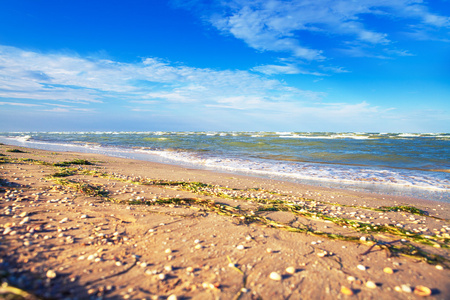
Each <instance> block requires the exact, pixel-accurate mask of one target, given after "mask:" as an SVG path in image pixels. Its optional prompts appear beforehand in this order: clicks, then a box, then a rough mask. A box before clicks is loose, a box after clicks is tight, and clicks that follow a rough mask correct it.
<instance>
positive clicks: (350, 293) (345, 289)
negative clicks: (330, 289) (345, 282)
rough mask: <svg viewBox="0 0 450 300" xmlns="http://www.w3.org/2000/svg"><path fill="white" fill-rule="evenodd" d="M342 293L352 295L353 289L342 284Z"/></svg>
mask: <svg viewBox="0 0 450 300" xmlns="http://www.w3.org/2000/svg"><path fill="white" fill-rule="evenodd" d="M341 294H344V295H347V296H352V295H353V290H352V289H350V288H348V287H346V286H341Z"/></svg>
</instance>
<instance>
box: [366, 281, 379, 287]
mask: <svg viewBox="0 0 450 300" xmlns="http://www.w3.org/2000/svg"><path fill="white" fill-rule="evenodd" d="M366 287H368V288H369V289H376V288H377V284H376V283H375V282H373V281H370V280H369V281H367V282H366Z"/></svg>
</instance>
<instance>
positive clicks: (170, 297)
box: [167, 294, 178, 300]
mask: <svg viewBox="0 0 450 300" xmlns="http://www.w3.org/2000/svg"><path fill="white" fill-rule="evenodd" d="M167 300H178V297H177V295H175V294H172V295H170V296H169V297H167Z"/></svg>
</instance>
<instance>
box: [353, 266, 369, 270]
mask: <svg viewBox="0 0 450 300" xmlns="http://www.w3.org/2000/svg"><path fill="white" fill-rule="evenodd" d="M356 267H357V268H358V269H359V270H361V271H365V270H366V269H367V268H366V267H365V266H363V265H357V266H356Z"/></svg>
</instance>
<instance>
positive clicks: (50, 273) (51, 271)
mask: <svg viewBox="0 0 450 300" xmlns="http://www.w3.org/2000/svg"><path fill="white" fill-rule="evenodd" d="M45 275H46V276H47V278H50V279H53V278H55V277H56V272H55V271H53V270H48V271H47V274H45Z"/></svg>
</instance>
